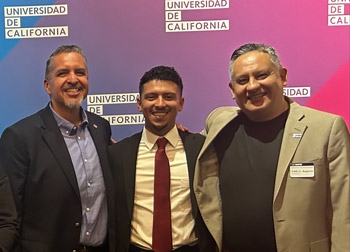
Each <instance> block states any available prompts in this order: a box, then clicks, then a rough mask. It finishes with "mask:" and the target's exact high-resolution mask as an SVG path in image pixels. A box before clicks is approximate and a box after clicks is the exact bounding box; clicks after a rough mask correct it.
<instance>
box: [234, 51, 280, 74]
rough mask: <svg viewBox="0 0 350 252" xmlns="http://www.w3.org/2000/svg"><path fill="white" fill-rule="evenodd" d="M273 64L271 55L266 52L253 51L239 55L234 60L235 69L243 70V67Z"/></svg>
mask: <svg viewBox="0 0 350 252" xmlns="http://www.w3.org/2000/svg"><path fill="white" fill-rule="evenodd" d="M260 66H261V67H266V66H273V63H272V61H271V59H270V55H269V54H268V53H265V52H260V51H251V52H247V53H245V54H243V55H241V56H239V57H238V58H237V59H236V60H235V61H234V62H233V70H234V72H235V71H236V70H241V69H242V68H243V69H244V68H252V67H260Z"/></svg>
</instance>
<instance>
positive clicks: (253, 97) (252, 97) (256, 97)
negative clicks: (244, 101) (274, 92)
mask: <svg viewBox="0 0 350 252" xmlns="http://www.w3.org/2000/svg"><path fill="white" fill-rule="evenodd" d="M264 96H265V93H259V94H255V95H253V96H251V95H249V96H248V99H249V100H256V99H261V98H262V97H264Z"/></svg>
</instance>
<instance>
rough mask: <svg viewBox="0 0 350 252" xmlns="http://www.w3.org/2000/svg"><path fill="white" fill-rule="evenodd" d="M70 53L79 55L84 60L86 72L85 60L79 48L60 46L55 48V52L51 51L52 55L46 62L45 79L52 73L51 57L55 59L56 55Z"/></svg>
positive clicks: (75, 46)
mask: <svg viewBox="0 0 350 252" xmlns="http://www.w3.org/2000/svg"><path fill="white" fill-rule="evenodd" d="M70 52H76V53H79V54H80V55H81V56H82V57H83V59H84V62H85V68H86V71H87V70H88V68H87V59H86V57H85V55H84V53H83V51H82V50H81V48H80V47H79V46H77V45H62V46H59V47H57V48H56V50H55V51H53V53H51V55H50V57H49V58H48V60H47V61H46V68H45V79H48V78H49V75H50V73H51V71H52V59H53V57H55V56H56V55H58V54H61V53H70Z"/></svg>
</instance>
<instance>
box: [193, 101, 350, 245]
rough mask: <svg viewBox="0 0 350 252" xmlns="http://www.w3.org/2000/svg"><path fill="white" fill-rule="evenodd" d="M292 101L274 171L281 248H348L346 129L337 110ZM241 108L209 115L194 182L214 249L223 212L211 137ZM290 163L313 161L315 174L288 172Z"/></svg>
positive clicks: (349, 177) (348, 147) (219, 242)
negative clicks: (299, 174)
mask: <svg viewBox="0 0 350 252" xmlns="http://www.w3.org/2000/svg"><path fill="white" fill-rule="evenodd" d="M289 101H290V113H289V116H288V119H287V122H286V126H285V130H284V134H283V140H282V145H281V151H280V156H279V161H278V166H277V171H276V180H275V190H274V201H273V216H274V226H275V233H276V243H277V249H278V251H279V252H282V251H283V252H285V251H288V252H309V251H313V252H330V251H331V252H349V251H350V194H349V191H350V183H349V180H350V144H349V130H348V128H347V126H346V124H345V122H344V120H343V119H342V118H341V117H339V116H336V115H332V114H328V113H325V112H320V111H317V110H313V109H310V108H307V107H303V106H300V105H298V104H297V103H295V102H293V101H292V100H289ZM238 111H239V108H237V107H220V108H218V109H216V110H214V111H213V112H212V113H211V114H210V115H209V116H208V118H207V121H206V129H205V130H204V131H203V133H204V134H206V136H207V138H206V141H205V143H204V145H203V148H202V150H201V152H200V154H199V156H198V160H197V164H196V171H195V178H194V187H195V193H196V197H197V201H198V206H199V208H200V211H201V213H202V216H203V219H204V221H205V223H206V224H207V227H208V229H209V231H210V232H211V233H212V235H213V236H214V238H215V240H216V243H217V247H218V250H219V251H221V250H222V224H221V223H222V213H221V199H220V193H219V189H218V183H219V181H218V164H217V159H216V155H215V152H214V150H213V145H212V142H213V139H214V138H215V137H216V135H217V134H218V133H219V132H220V130H221V129H222V128H223V127H224V126H225V125H226V124H227V123H228V122H230V121H231V120H232V119H233V118H235V117H236V116H237V112H238ZM291 163H297V164H301V163H312V164H313V166H314V176H313V177H291V174H290V170H291V168H290V167H291V165H290V164H291Z"/></svg>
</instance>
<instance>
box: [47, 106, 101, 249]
mask: <svg viewBox="0 0 350 252" xmlns="http://www.w3.org/2000/svg"><path fill="white" fill-rule="evenodd" d="M50 107H51V104H50ZM51 110H52V112H53V114H54V117H55V119H56V121H57V124H58V127H59V129H60V131H61V133H62V136H63V138H64V140H65V142H66V145H67V148H68V151H69V154H70V157H71V160H72V164H73V166H74V171H75V175H76V178H77V182H78V186H79V192H80V199H81V206H82V223H81V233H80V243H81V244H84V245H87V246H98V245H101V244H102V243H103V242H104V241H105V239H106V236H107V200H106V189H105V184H104V179H103V174H102V169H101V164H100V159H99V156H98V154H97V151H96V147H95V144H94V141H93V139H92V137H91V135H90V132H89V130H88V128H87V125H88V123H89V122H88V120H87V115H86V113H85V111H84V110H83V109H81V118H82V123H81V124H80V125H78V126H77V125H74V124H72V123H71V122H69V121H67V120H65V119H64V118H62V117H61V116H60V115H58V114H57V113H56V112H55V111H54V110H53V109H52V107H51ZM67 207H69V206H67Z"/></svg>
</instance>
